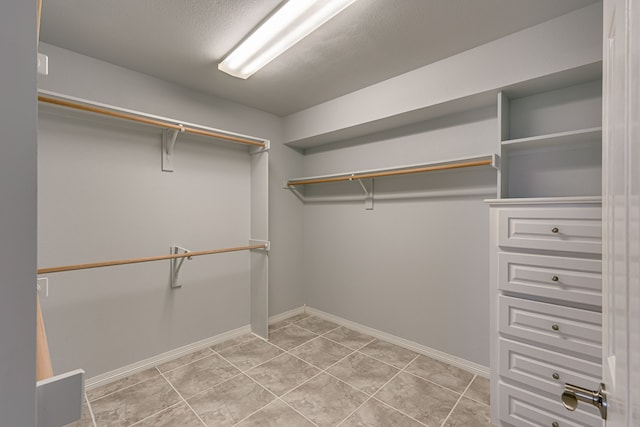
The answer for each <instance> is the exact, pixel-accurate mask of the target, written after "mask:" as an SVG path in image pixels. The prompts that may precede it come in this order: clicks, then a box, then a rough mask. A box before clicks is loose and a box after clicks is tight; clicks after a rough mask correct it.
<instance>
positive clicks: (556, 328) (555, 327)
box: [551, 324, 560, 331]
mask: <svg viewBox="0 0 640 427" xmlns="http://www.w3.org/2000/svg"><path fill="white" fill-rule="evenodd" d="M551 329H553V330H554V331H558V330H560V326H558V325H557V324H555V325H551Z"/></svg>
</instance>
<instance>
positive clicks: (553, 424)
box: [551, 421, 560, 427]
mask: <svg viewBox="0 0 640 427" xmlns="http://www.w3.org/2000/svg"><path fill="white" fill-rule="evenodd" d="M551 427H560V424H558V422H557V421H554V422H552V423H551Z"/></svg>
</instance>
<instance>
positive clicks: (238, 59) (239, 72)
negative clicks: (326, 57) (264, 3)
mask: <svg viewBox="0 0 640 427" xmlns="http://www.w3.org/2000/svg"><path fill="white" fill-rule="evenodd" d="M354 1H355V0H289V1H287V2H286V3H285V4H283V5H282V7H280V8H279V9H278V10H277V11H276V12H275V13H273V14H272V15H271V16H270V17H269V18H268V19H267V20H266V21H264V23H263V24H262V25H260V26H259V27H258V28H257V29H255V30H254V31H253V33H251V35H250V36H249V37H247V38H246V39H245V40H244V41H243V42H242V43H240V44H239V45H238V46H237V47H236V48H235V49H234V50H233V51H232V52H231V53H230V54H229V55H228V56H227V57H226V58H225V59H224V60H223V61H222V62H220V63H219V64H218V69H219V70H220V71H224V72H225V73H227V74H231V75H232V76H234V77H238V78H241V79H246V78H249V77H250V76H251V75H253V73H255V72H256V71H258V70H259V69H261V68H262V67H264V66H265V65H267V64H268V63H269V62H271V61H272V60H273V59H274V58H277V57H278V56H279V55H280V54H281V53H282V52H284V51H286V50H287V49H289V48H290V47H291V46H293V45H294V44H296V43H298V42H299V41H300V40H302V39H303V38H305V37H306V36H307V35H309V34H310V33H311V32H312V31H314V30H315V29H316V28H318V27H320V26H321V25H322V24H324V23H325V22H327V21H328V20H330V19H331V18H333V17H334V16H336V15H337V14H338V13H340V12H342V11H343V10H344V9H345V8H347V6H349V5H350V4H351V3H353V2H354Z"/></svg>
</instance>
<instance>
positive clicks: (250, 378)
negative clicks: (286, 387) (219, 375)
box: [218, 344, 317, 426]
mask: <svg viewBox="0 0 640 427" xmlns="http://www.w3.org/2000/svg"><path fill="white" fill-rule="evenodd" d="M273 345H274V346H275V347H276V348H278V349H281V348H280V347H278V346H276V345H275V344H273ZM281 350H282V349H281ZM283 352H284V353H281V354H278V355H277V356H274V357H272V358H271V359H269V360H267V361H265V362H263V363H260V364H259V365H256V366H253V367H251V368H249V369H247V371H250V370H251V369H253V368H257V367H258V366H261V365H263V364H265V363H267V362H270V361H272V360H273V359H275V358H276V357H280V356H282V355H283V354H289V353H288V352H287V351H286V350H283ZM218 355H219V356H220V357H221V358H222V359H224V360H225V361H226V362H227V363H229V364H230V365H231V366H233V367H234V368H236V369H238V370H239V371H240V373H241V375H244V376H245V377H247V378H249V380H251V381H253V382H254V383H256V384H257V385H258V386H259V387H261V388H263V389H264V390H266V391H267V392H269V393H271V394H272V395H274V396H275V398H276V400H279V401H281V402H282V403H284V404H285V405H286V406H288V407H289V408H291V409H293V410H294V411H295V412H297V413H298V414H300V416H302V417H303V418H304V419H305V420H307V421H309V422H310V423H311V424H313V425H314V426H317V424H316V423H314V422H313V421H311V420H310V419H308V418H307V417H306V416H305V415H304V414H302V413H300V412H299V411H298V410H297V409H296V408H294V407H292V406H291V405H289V404H288V403H287V402H285V401H284V400H282V399H281V398H280V396H278V395H277V394H275V393H274V392H272V391H271V390H269V389H268V388H267V387H265V386H263V385H262V384H260V383H259V382H258V381H256V380H255V379H254V378H252V377H251V376H250V375H249V374H247V371H243V370H242V369H240V368H239V367H238V366H236V365H235V364H234V363H232V362H231V361H230V360H227V358H225V357H224V356H223V355H221V354H218ZM305 363H307V362H305ZM312 366H313V365H312ZM236 376H237V375H236ZM234 378H235V377H234ZM229 379H231V378H229ZM305 382H306V381H305ZM303 384H304V383H303ZM294 388H297V387H294ZM290 391H291V390H290ZM285 394H286V393H285ZM271 403H273V401H271V402H269V403H267V404H266V405H264V406H263V407H261V408H259V409H257V410H255V411H253V412H252V413H250V414H249V415H247V416H246V417H244V418H243V419H241V420H240V421H238V422H237V423H236V424H234V426H235V425H237V424H239V423H241V422H242V421H244V420H246V419H247V418H249V417H251V416H252V415H253V414H255V413H257V412H259V411H261V410H263V409H264V408H266V407H267V406H269V405H270V404H271Z"/></svg>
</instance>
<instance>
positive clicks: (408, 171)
mask: <svg viewBox="0 0 640 427" xmlns="http://www.w3.org/2000/svg"><path fill="white" fill-rule="evenodd" d="M491 164H492V163H491V160H490V159H489V160H476V161H473V162H464V163H452V164H448V165H436V166H424V167H419V168H411V169H400V170H392V171H381V172H364V173H357V174H352V175H345V176H334V177H328V178H314V179H306V180H303V181H287V185H288V186H290V187H293V186H296V185H307V184H323V183H327V182H339V181H353V180H354V179H367V178H379V177H382V176H394V175H408V174H412V173H421V172H432V171H439V170H445V169H458V168H468V167H472V166H485V165H491Z"/></svg>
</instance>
